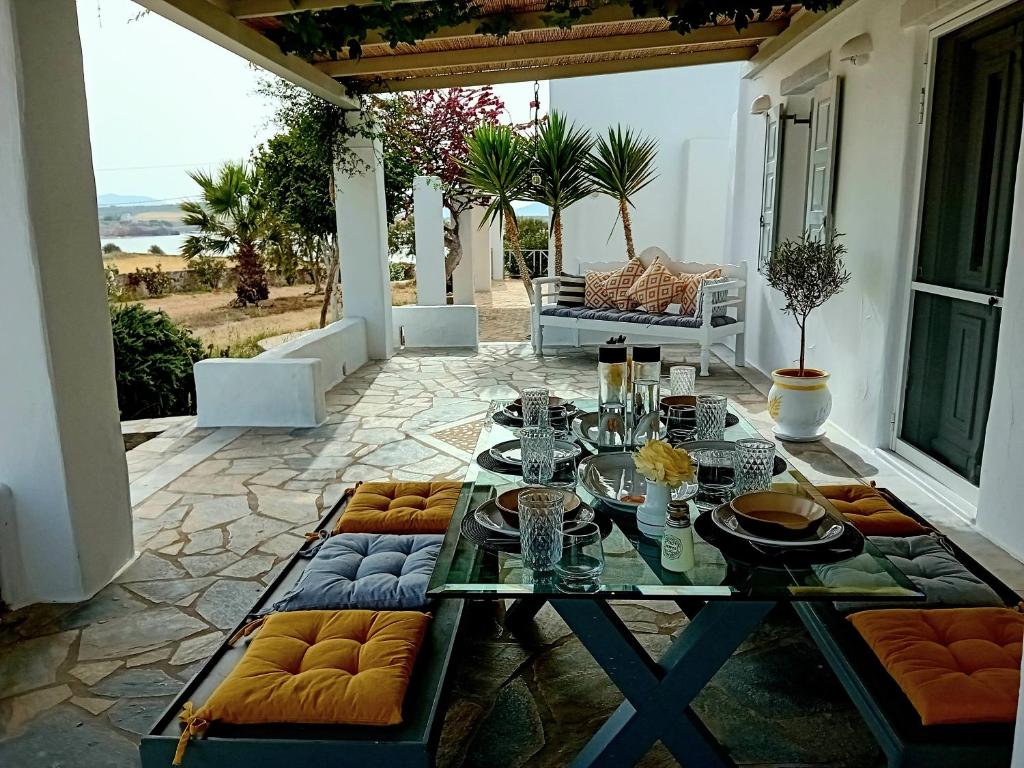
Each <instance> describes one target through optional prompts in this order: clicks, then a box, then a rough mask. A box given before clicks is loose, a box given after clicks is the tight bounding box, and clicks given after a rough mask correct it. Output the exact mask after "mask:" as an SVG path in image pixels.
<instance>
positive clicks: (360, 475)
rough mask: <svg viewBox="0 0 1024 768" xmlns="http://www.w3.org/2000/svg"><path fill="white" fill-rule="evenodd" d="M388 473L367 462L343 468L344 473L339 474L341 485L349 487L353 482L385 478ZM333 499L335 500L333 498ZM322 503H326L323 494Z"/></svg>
mask: <svg viewBox="0 0 1024 768" xmlns="http://www.w3.org/2000/svg"><path fill="white" fill-rule="evenodd" d="M388 477H389V473H388V471H387V470H385V469H379V468H377V467H371V466H369V465H367V464H353V465H352V466H351V467H349V468H348V469H346V470H345V473H344V474H343V475H342V476H341V479H342V481H343V483H342V485H343V487H344V488H348V487H351V486H352V485H354V484H355V483H358V482H360V481H362V482H373V481H376V480H387V479H388ZM333 487H335V486H332V488H333ZM335 501H337V500H336V499H335ZM324 503H325V504H326V503H327V497H326V495H325V496H324Z"/></svg>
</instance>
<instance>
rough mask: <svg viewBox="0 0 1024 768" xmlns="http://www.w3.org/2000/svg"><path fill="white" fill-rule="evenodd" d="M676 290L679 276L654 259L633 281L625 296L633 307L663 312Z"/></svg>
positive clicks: (673, 297)
mask: <svg viewBox="0 0 1024 768" xmlns="http://www.w3.org/2000/svg"><path fill="white" fill-rule="evenodd" d="M678 292H679V278H677V277H676V276H675V275H673V274H672V273H671V272H669V271H668V267H666V266H665V265H664V264H662V263H661V262H660V261H655V262H654V263H653V264H651V266H649V267H648V268H647V269H646V270H644V273H643V274H642V275H640V278H639V279H638V280H637V281H636V282H635V283H633V287H631V288H630V289H629V291H628V292H627V294H626V296H627V298H628V299H629V301H630V303H631V305H632V306H634V307H643V308H644V309H645V310H647V311H648V312H664V311H665V309H666V308H667V307H668V305H669V304H671V303H672V302H673V301H674V300H675V296H676V294H677V293H678Z"/></svg>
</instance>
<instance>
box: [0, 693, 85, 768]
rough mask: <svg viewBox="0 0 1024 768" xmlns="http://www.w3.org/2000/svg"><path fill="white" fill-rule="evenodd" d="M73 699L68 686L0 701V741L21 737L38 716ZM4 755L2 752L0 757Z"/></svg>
mask: <svg viewBox="0 0 1024 768" xmlns="http://www.w3.org/2000/svg"><path fill="white" fill-rule="evenodd" d="M69 698H71V689H70V688H69V687H68V686H66V685H55V686H53V687H52V688H43V689H42V690H38V691H33V692H32V693H25V694H22V695H21V696H15V697H14V698H10V699H3V700H2V701H0V739H3V740H7V739H12V738H14V737H16V736H18V735H20V734H21V733H22V732H23V731H24V730H25V726H26V725H28V724H29V723H30V722H31V721H32V720H33V719H34V718H35V717H36V716H37V715H39V714H40V713H42V712H45V711H46V710H48V709H52V708H53V707H55V706H57V705H58V704H60V703H61V702H62V701H67V700H68V699H69ZM2 754H3V753H2V752H0V755H2Z"/></svg>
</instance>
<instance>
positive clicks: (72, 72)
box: [0, 0, 133, 607]
mask: <svg viewBox="0 0 1024 768" xmlns="http://www.w3.org/2000/svg"><path fill="white" fill-rule="evenodd" d="M0 136H2V137H3V138H2V140H0V200H2V201H3V204H2V205H0V242H3V256H2V258H0V328H3V334H4V358H3V374H2V375H0V435H2V438H0V483H3V484H6V485H7V486H9V487H10V489H11V494H10V495H9V496H8V497H7V502H6V503H5V502H4V501H3V497H2V495H0V505H2V506H4V507H5V509H3V510H0V523H2V534H0V558H2V559H3V561H4V564H3V565H4V567H3V571H2V572H3V583H2V584H0V592H2V594H0V598H2V599H3V601H4V602H6V603H7V604H8V605H9V606H11V607H14V606H19V605H24V604H27V603H34V602H43V601H53V602H77V601H81V600H85V599H87V598H89V597H91V596H92V595H93V594H95V593H96V592H97V591H98V590H99V589H101V588H102V587H103V586H104V585H106V584H107V583H108V582H109V581H110V579H111V578H112V577H113V576H114V575H115V574H116V573H117V572H118V571H119V570H120V569H121V568H122V567H123V566H124V565H125V564H126V563H127V562H128V561H129V560H130V559H131V557H132V554H133V544H132V516H131V501H130V499H129V491H128V470H127V466H126V463H125V455H124V442H123V439H122V437H121V427H120V417H119V414H118V408H117V390H116V385H115V382H114V353H113V345H112V342H111V335H110V315H109V312H108V309H107V297H106V288H105V282H104V276H103V264H102V257H101V255H100V240H99V227H98V224H97V218H96V193H95V179H94V177H93V168H92V160H91V151H90V143H89V119H88V114H87V112H86V98H85V83H84V75H83V71H82V50H81V44H80V41H79V36H78V18H77V15H76V9H75V2H74V0H50V1H49V2H45V3H40V2H38V0H0Z"/></svg>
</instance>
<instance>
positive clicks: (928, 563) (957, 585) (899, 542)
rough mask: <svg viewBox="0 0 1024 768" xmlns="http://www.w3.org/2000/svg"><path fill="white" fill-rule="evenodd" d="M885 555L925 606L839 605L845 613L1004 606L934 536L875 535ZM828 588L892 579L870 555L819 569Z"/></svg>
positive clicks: (902, 603)
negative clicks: (916, 592)
mask: <svg viewBox="0 0 1024 768" xmlns="http://www.w3.org/2000/svg"><path fill="white" fill-rule="evenodd" d="M868 539H869V540H870V541H871V542H872V543H873V544H874V545H875V546H876V547H878V549H879V551H880V552H881V553H882V554H883V555H885V556H886V557H888V558H889V560H891V561H892V563H893V565H895V566H896V567H897V568H899V569H900V571H902V572H903V573H904V574H906V575H907V577H908V578H909V579H910V581H911V582H912V583H913V584H914V586H916V587H917V588H918V589H919V590H921V591H922V592H923V593H924V595H925V600H924V602H921V601H914V602H913V603H911V602H908V601H892V602H884V603H878V602H860V603H836V604H835V607H836V609H837V610H839V611H842V612H843V613H851V612H853V611H862V610H869V609H871V608H887V607H899V608H924V607H939V606H942V607H946V608H949V607H953V606H958V607H979V606H1001V605H1003V601H1002V600H1000V599H999V595H997V594H996V593H995V591H994V590H993V589H992V588H991V587H990V586H988V585H987V584H986V583H985V582H983V581H982V580H981V579H979V578H978V577H977V576H975V575H974V574H973V573H971V572H970V571H968V570H967V568H965V567H964V565H963V564H962V563H961V562H960V561H959V560H957V559H956V558H955V557H954V556H953V554H952V553H951V552H949V551H948V550H947V549H946V548H945V547H943V546H942V543H941V542H940V541H939V540H938V539H937V538H935V537H934V536H927V535H926V536H869V537H868ZM814 570H815V571H816V572H817V574H818V577H819V578H820V579H821V581H822V582H823V583H824V584H826V585H828V586H833V587H837V586H851V587H872V586H882V585H884V584H886V583H889V582H888V577H887V576H886V575H885V573H884V570H883V569H882V567H881V566H880V565H879V562H878V560H877V559H876V558H874V557H871V556H870V555H867V554H861V555H858V556H857V557H855V558H853V559H851V560H848V561H846V562H842V563H835V564H832V565H821V566H816V567H815V569H814Z"/></svg>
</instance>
